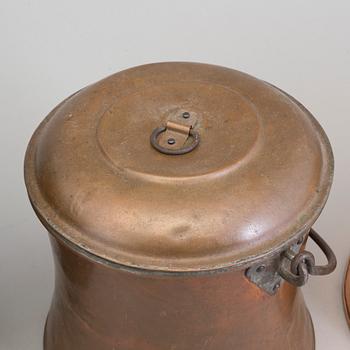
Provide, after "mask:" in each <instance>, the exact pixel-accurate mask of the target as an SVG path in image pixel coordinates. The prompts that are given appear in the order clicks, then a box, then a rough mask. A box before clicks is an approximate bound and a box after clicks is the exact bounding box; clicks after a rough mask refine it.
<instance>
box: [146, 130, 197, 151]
mask: <svg viewBox="0 0 350 350" xmlns="http://www.w3.org/2000/svg"><path fill="white" fill-rule="evenodd" d="M166 129H167V128H166V127H164V126H161V127H159V128H156V129H154V130H153V132H152V134H151V139H150V140H151V145H152V146H153V148H155V149H156V150H157V151H159V152H161V153H164V154H169V155H180V154H186V153H188V152H191V151H193V150H194V149H195V148H196V147H197V146H198V144H199V141H200V137H199V134H198V132H196V131H194V130H192V129H191V130H190V131H189V136H190V138H191V139H192V142H191V144H189V145H188V146H184V147H181V148H179V149H170V148H166V147H163V146H161V145H160V144H159V142H158V137H159V136H160V134H161V133H163V132H165V130H166Z"/></svg>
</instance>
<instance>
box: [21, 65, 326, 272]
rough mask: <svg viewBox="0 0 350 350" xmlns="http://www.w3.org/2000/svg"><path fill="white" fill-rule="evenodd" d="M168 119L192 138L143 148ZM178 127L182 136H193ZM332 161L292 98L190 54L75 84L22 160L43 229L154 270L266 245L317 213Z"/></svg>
mask: <svg viewBox="0 0 350 350" xmlns="http://www.w3.org/2000/svg"><path fill="white" fill-rule="evenodd" d="M184 113H185V115H184ZM188 116H190V118H189V119H191V120H192V118H193V119H194V120H193V121H191V123H189V124H188V123H187V124H186V121H185V120H183V121H184V123H183V124H181V123H182V122H181V118H183V119H187V117H188ZM169 121H170V122H171V123H173V124H176V123H177V125H178V126H179V125H180V129H181V128H182V129H183V130H187V131H188V130H190V129H191V127H192V129H191V130H193V132H195V133H196V134H197V135H198V136H199V139H198V146H197V147H195V148H194V149H193V150H192V151H190V152H188V153H186V154H182V155H168V154H163V153H161V152H159V151H158V150H156V149H155V148H154V147H152V146H151V144H150V136H151V134H152V131H153V130H155V129H156V128H159V127H164V126H166V125H168V126H169V125H170V124H167V122H169ZM190 124H191V125H190ZM189 125H190V126H189ZM186 128H187V129H186ZM168 129H169V130H168V131H169V132H170V133H171V130H172V129H171V128H170V126H169V128H168ZM163 131H164V128H163ZM178 135H180V134H178ZM161 136H164V133H162V135H161ZM181 137H182V136H181ZM186 138H187V139H186V140H182V141H181V142H182V143H181V147H182V146H183V147H185V146H186V145H187V146H188V145H190V146H191V145H192V143H193V142H194V139H193V137H190V136H189V135H187V136H186ZM159 143H163V146H164V137H163V140H159ZM168 143H169V145H168V148H169V149H171V148H172V147H173V146H172V145H171V142H170V141H169V142H168ZM165 146H166V143H165ZM332 172H333V159H332V153H331V149H330V146H329V143H328V140H327V138H326V136H325V134H324V132H323V131H322V129H321V127H320V126H319V124H318V123H317V122H316V120H315V119H314V118H313V117H312V116H311V115H310V113H309V112H307V111H306V110H305V109H304V108H303V107H302V106H301V105H300V104H299V103H297V102H296V101H295V100H294V99H292V98H291V97H289V96H288V95H286V94H285V93H283V92H281V91H280V90H278V89H277V88H275V87H272V86H271V85H269V84H267V83H265V82H263V81H261V80H258V79H256V78H253V77H251V76H249V75H247V74H244V73H241V72H238V71H235V70H232V69H227V68H223V67H218V66H212V65H205V64H197V63H160V64H151V65H145V66H141V67H136V68H132V69H129V70H126V71H123V72H120V73H117V74H115V75H112V76H110V77H108V78H106V79H104V80H102V81H100V82H98V83H96V84H93V85H90V86H88V87H86V88H85V89H83V90H81V91H79V92H78V93H76V94H75V95H73V96H72V97H70V98H68V99H67V100H65V101H64V102H62V103H61V104H60V105H59V106H58V107H56V109H54V110H53V111H52V112H51V113H50V114H49V115H48V117H47V118H46V119H45V120H44V121H43V122H42V124H41V125H40V126H39V128H38V129H37V130H36V132H35V134H34V136H33V138H32V140H31V142H30V144H29V147H28V150H27V155H26V160H25V178H26V185H27V189H28V192H29V196H30V199H31V202H32V204H33V207H34V209H35V210H36V212H37V213H38V215H39V217H40V219H41V220H42V221H43V223H44V224H45V225H46V226H47V228H48V229H49V230H50V231H51V232H53V233H55V234H58V235H60V236H63V237H64V238H65V239H67V240H68V241H70V242H71V243H73V244H74V245H76V246H78V247H80V248H83V249H84V250H85V251H87V252H90V253H93V254H95V255H97V256H99V257H102V258H104V259H107V260H109V261H111V262H115V263H119V264H123V265H127V266H134V267H141V268H145V269H154V270H163V271H198V270H209V269H216V268H223V267H228V266H233V265H235V266H238V265H242V264H246V263H250V262H252V261H253V260H254V259H257V258H259V257H261V256H262V255H266V254H269V253H271V252H276V251H277V250H278V249H281V247H283V246H284V245H285V244H286V242H289V241H290V240H292V239H293V238H295V237H296V236H297V235H298V234H300V233H301V232H303V231H305V230H306V229H308V228H310V226H311V225H312V224H313V222H314V221H315V220H316V218H317V216H318V215H319V213H320V211H321V210H322V207H323V206H324V204H325V201H326V199H327V195H328V192H329V189H330V185H331V178H332Z"/></svg>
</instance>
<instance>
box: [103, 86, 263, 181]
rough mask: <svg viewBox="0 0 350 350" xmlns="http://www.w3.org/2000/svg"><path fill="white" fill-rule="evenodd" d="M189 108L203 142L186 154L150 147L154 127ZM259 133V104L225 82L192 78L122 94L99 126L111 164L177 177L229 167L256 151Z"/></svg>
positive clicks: (221, 170)
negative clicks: (215, 82)
mask: <svg viewBox="0 0 350 350" xmlns="http://www.w3.org/2000/svg"><path fill="white" fill-rule="evenodd" d="M185 111H186V112H189V113H190V114H191V115H195V116H196V118H197V122H196V124H195V126H194V130H196V131H197V132H198V133H199V135H200V144H199V146H198V148H197V149H195V150H193V151H192V152H191V153H190V154H186V155H181V156H174V155H164V154H162V153H160V152H158V151H156V150H155V149H153V148H150V147H149V143H150V135H151V132H152V130H154V128H156V127H160V126H165V125H166V123H167V121H168V120H171V116H174V115H181V114H182V113H184V112H185ZM258 136H259V121H258V117H257V113H256V110H255V108H254V106H253V105H252V104H251V103H250V102H249V101H248V100H247V99H245V98H244V97H242V95H240V94H239V93H238V92H236V91H234V90H232V89H229V88H226V87H224V86H220V85H215V84H208V83H205V82H188V81H187V82H186V83H181V82H174V83H165V84H160V85H157V86H150V87H148V88H146V89H143V90H141V91H140V90H138V91H135V92H132V93H129V94H127V95H126V96H124V97H122V98H119V99H117V101H116V102H115V103H114V104H113V105H112V106H111V107H110V108H109V109H108V110H107V111H106V112H105V113H104V115H103V116H102V118H101V120H100V123H99V125H98V131H97V137H98V141H99V145H100V147H101V149H102V151H103V154H104V155H105V156H106V158H107V159H108V161H109V162H110V164H111V165H112V166H114V167H116V168H118V169H124V170H128V171H130V172H133V173H136V174H140V175H141V174H142V175H143V176H146V175H151V176H154V177H173V178H185V177H194V176H201V175H208V174H216V175H217V174H220V173H225V172H227V171H228V170H229V169H230V168H232V167H235V166H237V164H238V163H240V162H242V160H243V159H244V158H245V157H246V156H247V155H248V154H249V153H250V152H252V150H253V149H254V146H255V145H256V144H257V140H258ZM214 150H215V151H214Z"/></svg>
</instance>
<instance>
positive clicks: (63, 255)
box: [45, 237, 314, 350]
mask: <svg viewBox="0 0 350 350" xmlns="http://www.w3.org/2000/svg"><path fill="white" fill-rule="evenodd" d="M51 242H52V246H53V251H54V257H55V266H56V287H55V293H54V298H53V301H52V306H51V310H50V313H49V316H48V319H47V325H46V332H45V350H73V349H74V350H112V349H115V350H117V349H121V350H204V349H205V350H219V349H220V350H235V349H242V350H243V349H244V350H262V349H266V350H267V349H268V350H280V349H285V350H312V349H314V333H313V326H312V322H311V319H310V316H309V313H308V311H307V309H306V307H305V304H304V300H303V296H302V293H301V291H300V289H297V288H295V287H293V286H291V285H290V284H288V283H285V284H283V285H282V287H281V289H280V291H279V292H278V293H277V294H276V295H275V296H269V295H267V294H266V293H265V292H263V291H262V290H260V289H259V288H258V287H256V286H255V285H253V284H252V283H250V282H249V281H248V280H247V279H246V278H245V276H244V271H229V270H228V271H226V272H215V271H213V272H211V273H204V274H193V275H184V274H176V275H175V274H171V273H170V274H160V273H151V272H142V271H141V270H126V269H121V268H117V267H115V266H108V265H106V264H103V263H101V262H96V261H94V260H93V259H91V258H90V257H87V256H85V255H83V254H80V253H78V252H76V251H75V250H74V249H72V248H70V247H68V246H67V245H66V244H65V243H63V242H62V241H60V240H58V239H56V238H54V237H52V238H51Z"/></svg>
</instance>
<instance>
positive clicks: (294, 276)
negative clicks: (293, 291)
mask: <svg viewBox="0 0 350 350" xmlns="http://www.w3.org/2000/svg"><path fill="white" fill-rule="evenodd" d="M309 237H311V238H312V239H313V240H314V242H315V243H316V244H317V245H318V246H319V247H320V249H321V250H322V251H323V253H324V254H325V256H326V258H327V261H328V263H327V264H326V265H324V266H318V265H315V257H314V255H313V254H312V253H311V252H308V251H302V252H300V253H297V254H296V255H294V256H293V257H292V258H291V256H290V252H287V253H286V254H285V255H284V257H283V259H282V262H281V266H280V269H279V274H280V276H281V277H283V278H284V279H285V280H286V281H287V282H289V283H291V284H293V285H295V286H297V287H301V286H303V285H304V284H305V283H306V282H307V281H308V278H309V275H318V276H321V275H328V274H330V273H331V272H333V271H334V270H335V268H336V266H337V258H336V257H335V254H334V252H333V251H332V249H331V248H330V247H329V245H328V244H327V243H326V242H325V240H324V239H323V238H322V237H321V236H320V235H319V234H318V233H317V232H316V231H315V230H314V229H311V230H310V233H309ZM288 260H289V262H288Z"/></svg>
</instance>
